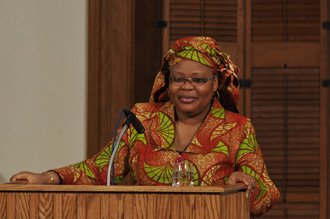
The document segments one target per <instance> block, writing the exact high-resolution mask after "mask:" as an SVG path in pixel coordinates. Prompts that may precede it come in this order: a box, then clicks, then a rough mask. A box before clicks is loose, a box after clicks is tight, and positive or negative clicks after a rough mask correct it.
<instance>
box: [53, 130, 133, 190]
mask: <svg viewBox="0 0 330 219" xmlns="http://www.w3.org/2000/svg"><path fill="white" fill-rule="evenodd" d="M132 129H133V128H132V127H131V128H130V129H128V131H127V132H126V133H125V134H124V136H123V138H122V139H121V141H120V143H119V147H118V151H117V154H116V156H115V158H114V169H115V184H118V183H119V182H120V181H121V180H122V179H123V178H124V177H125V176H126V175H127V173H128V172H129V164H128V157H129V145H132V144H133V142H130V140H131V138H130V137H129V136H130V135H129V133H131V132H132ZM121 130H122V128H121V129H119V130H118V133H120V131H121ZM118 135H119V134H118ZM132 140H133V139H132ZM112 143H113V139H112V140H111V141H110V142H109V144H108V145H107V146H106V147H105V148H103V149H102V150H101V151H100V152H99V153H98V154H96V155H95V156H93V157H92V158H91V159H87V160H85V161H82V162H79V163H76V164H72V165H68V166H65V167H63V168H59V169H54V170H53V171H55V172H56V173H58V175H59V176H60V178H61V181H62V183H63V184H71V185H73V184H75V185H104V184H106V183H107V182H106V181H107V172H108V166H109V160H110V157H111V151H112V147H113V145H112ZM111 172H112V170H111ZM111 180H112V173H111Z"/></svg>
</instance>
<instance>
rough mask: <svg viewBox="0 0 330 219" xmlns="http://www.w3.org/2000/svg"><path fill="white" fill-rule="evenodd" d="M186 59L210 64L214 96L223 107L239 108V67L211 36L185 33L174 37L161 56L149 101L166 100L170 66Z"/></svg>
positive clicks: (167, 97)
mask: <svg viewBox="0 0 330 219" xmlns="http://www.w3.org/2000/svg"><path fill="white" fill-rule="evenodd" d="M185 60H193V61H196V62H199V63H201V64H203V65H206V66H209V67H210V68H211V69H212V71H213V73H214V74H217V75H218V78H219V83H218V84H219V86H218V89H217V91H218V93H219V95H215V96H216V97H217V98H218V99H219V101H220V103H221V104H222V105H223V107H224V108H225V109H228V110H230V111H234V112H238V110H237V106H238V96H239V92H238V87H239V82H238V78H237V75H238V73H239V68H238V67H237V66H236V65H234V64H233V63H232V61H231V60H230V59H229V56H228V55H227V54H226V53H224V52H221V51H220V46H219V45H218V43H217V42H216V41H215V40H214V39H212V38H210V37H186V38H182V39H180V40H178V41H176V43H175V44H174V45H173V46H172V47H171V49H170V51H168V53H167V54H166V55H165V57H164V60H163V65H162V68H161V70H160V71H159V73H158V74H157V76H156V79H155V81H154V85H153V88H152V93H151V97H150V102H156V103H158V102H166V101H168V100H169V99H170V97H169V96H168V86H169V74H170V69H171V67H172V66H173V65H175V64H176V63H178V62H181V61H185Z"/></svg>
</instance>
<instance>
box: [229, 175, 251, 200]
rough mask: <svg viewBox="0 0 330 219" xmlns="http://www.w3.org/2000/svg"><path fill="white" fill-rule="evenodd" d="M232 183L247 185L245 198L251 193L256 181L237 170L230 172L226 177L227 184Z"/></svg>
mask: <svg viewBox="0 0 330 219" xmlns="http://www.w3.org/2000/svg"><path fill="white" fill-rule="evenodd" d="M234 183H244V184H245V185H247V190H246V193H245V196H246V198H248V197H249V195H251V193H252V192H253V191H254V189H255V187H256V183H257V181H256V179H255V178H254V177H253V176H251V175H249V174H246V173H243V172H238V171H237V172H233V173H232V174H230V176H229V179H228V184H229V185H231V184H234Z"/></svg>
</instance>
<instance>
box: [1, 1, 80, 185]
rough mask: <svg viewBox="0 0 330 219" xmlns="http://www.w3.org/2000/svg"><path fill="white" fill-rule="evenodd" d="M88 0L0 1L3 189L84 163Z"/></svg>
mask: <svg viewBox="0 0 330 219" xmlns="http://www.w3.org/2000/svg"><path fill="white" fill-rule="evenodd" d="M86 33H87V2H86V0H28V1H27V0H0V183H4V182H8V181H9V178H10V176H11V175H12V174H14V173H16V172H20V171H22V170H29V171H32V172H41V171H44V170H48V169H50V168H56V167H62V166H64V165H67V164H71V163H76V162H79V161H81V160H83V159H85V156H86V108H87V106H86V104H87V101H86V99H87V98H86V94H87V93H86V92H87V91H86V83H87V81H86V77H87V76H86V75H87V74H86V69H87V68H86V67H87V62H86V61H87V58H86V57H87V55H86V54H87V53H86V52H87V34H86Z"/></svg>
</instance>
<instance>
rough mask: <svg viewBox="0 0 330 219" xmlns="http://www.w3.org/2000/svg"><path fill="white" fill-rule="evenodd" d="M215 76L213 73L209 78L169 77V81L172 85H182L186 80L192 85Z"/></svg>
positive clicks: (202, 82) (199, 83)
mask: <svg viewBox="0 0 330 219" xmlns="http://www.w3.org/2000/svg"><path fill="white" fill-rule="evenodd" d="M214 77H215V74H213V75H212V76H211V77H209V78H189V79H185V78H171V77H170V82H171V83H172V85H173V86H182V85H184V84H185V83H186V81H188V82H189V83H190V84H191V85H192V86H201V85H203V84H205V83H206V82H208V81H209V80H211V79H212V78H214Z"/></svg>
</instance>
